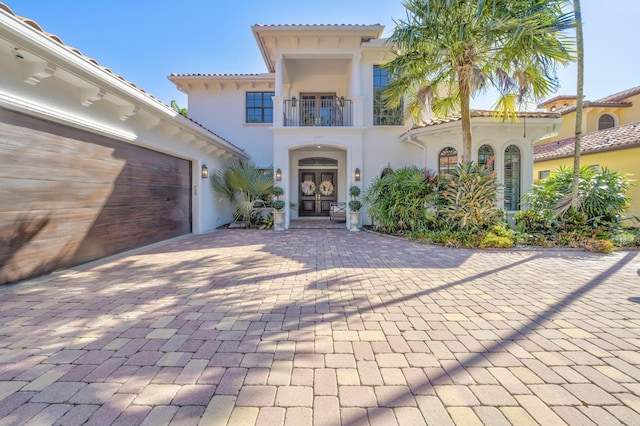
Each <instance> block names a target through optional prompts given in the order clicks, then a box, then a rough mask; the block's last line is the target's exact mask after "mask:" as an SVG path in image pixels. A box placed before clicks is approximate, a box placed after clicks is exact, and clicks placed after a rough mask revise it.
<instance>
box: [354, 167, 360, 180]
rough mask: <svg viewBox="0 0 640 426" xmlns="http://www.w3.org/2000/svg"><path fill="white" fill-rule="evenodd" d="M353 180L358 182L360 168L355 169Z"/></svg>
mask: <svg viewBox="0 0 640 426" xmlns="http://www.w3.org/2000/svg"><path fill="white" fill-rule="evenodd" d="M354 176H355V178H356V182H360V168H359V167H356V172H355V175H354Z"/></svg>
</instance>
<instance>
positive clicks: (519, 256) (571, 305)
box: [0, 230, 640, 426]
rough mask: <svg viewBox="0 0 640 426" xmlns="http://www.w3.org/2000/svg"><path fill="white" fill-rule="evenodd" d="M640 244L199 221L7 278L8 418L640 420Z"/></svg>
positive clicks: (3, 373)
mask: <svg viewBox="0 0 640 426" xmlns="http://www.w3.org/2000/svg"><path fill="white" fill-rule="evenodd" d="M639 260H640V254H639V253H638V252H620V253H616V254H613V255H600V254H589V253H583V252H573V251H550V252H542V251H481V252H478V251H471V250H455V249H444V248H440V247H432V246H425V245H420V244H415V243H410V242H406V241H403V240H399V239H392V238H387V237H381V236H377V235H373V234H369V233H364V232H361V233H349V232H347V231H345V230H294V231H286V232H282V233H274V232H269V231H248V230H231V231H230V230H223V231H218V232H215V233H211V234H208V235H201V236H191V237H188V238H184V239H180V240H177V241H173V242H170V243H167V244H164V245H161V246H158V247H156V248H153V249H151V250H148V251H145V252H142V253H140V254H136V255H131V256H128V257H125V258H121V259H119V260H116V261H112V262H110V263H107V264H103V265H101V266H96V267H93V268H91V269H87V270H84V271H80V272H75V273H69V274H63V275H60V276H57V277H54V278H52V279H51V280H49V281H45V282H41V283H39V284H36V285H19V286H14V287H9V288H5V289H3V290H1V291H0V418H1V419H2V420H0V425H9V424H11V425H14V424H22V423H28V424H33V425H42V424H56V423H58V424H64V425H72V424H83V423H85V422H86V423H88V424H95V425H105V424H112V423H114V424H123V425H131V424H139V423H144V424H149V425H161V424H167V423H171V424H197V423H198V422H199V423H200V424H205V425H216V424H233V425H252V424H254V423H255V424H261V425H279V424H283V423H284V424H287V425H296V426H298V425H305V424H315V425H339V424H340V423H342V424H343V425H359V424H372V425H385V426H386V425H393V424H396V423H398V424H403V425H420V424H429V425H431V424H434V425H436V424H443V425H445V424H452V423H455V424H461V425H473V424H487V425H500V424H509V423H512V424H517V425H527V424H536V423H539V424H562V423H563V422H566V423H569V424H576V425H578V424H580V425H582V424H593V423H595V424H600V425H614V424H620V423H622V424H627V425H638V424H640V414H639V413H640V351H639V349H640V304H639V302H640V277H639V269H640V262H639Z"/></svg>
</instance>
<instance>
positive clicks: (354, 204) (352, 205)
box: [349, 200, 362, 212]
mask: <svg viewBox="0 0 640 426" xmlns="http://www.w3.org/2000/svg"><path fill="white" fill-rule="evenodd" d="M361 208H362V203H361V202H360V201H359V200H351V201H349V210H351V211H352V212H357V211H360V209H361Z"/></svg>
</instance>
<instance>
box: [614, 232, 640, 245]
mask: <svg viewBox="0 0 640 426" xmlns="http://www.w3.org/2000/svg"><path fill="white" fill-rule="evenodd" d="M612 239H613V243H614V244H615V246H616V247H640V229H638V228H626V229H625V228H623V229H620V230H618V231H616V232H615V233H614V234H613V236H612Z"/></svg>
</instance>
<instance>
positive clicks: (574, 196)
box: [571, 0, 584, 208]
mask: <svg viewBox="0 0 640 426" xmlns="http://www.w3.org/2000/svg"><path fill="white" fill-rule="evenodd" d="M573 11H574V13H575V18H576V47H577V49H578V52H577V53H578V55H577V56H578V57H577V59H578V61H577V66H578V78H577V80H578V88H577V93H576V96H577V99H576V133H575V139H574V141H575V144H574V154H573V180H572V182H571V206H572V207H573V208H577V207H578V204H579V202H580V200H579V198H578V194H579V187H580V150H581V143H580V142H581V141H580V139H581V138H582V98H583V96H584V95H583V91H584V40H583V38H582V15H581V12H580V0H573Z"/></svg>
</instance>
